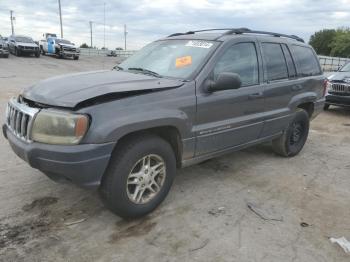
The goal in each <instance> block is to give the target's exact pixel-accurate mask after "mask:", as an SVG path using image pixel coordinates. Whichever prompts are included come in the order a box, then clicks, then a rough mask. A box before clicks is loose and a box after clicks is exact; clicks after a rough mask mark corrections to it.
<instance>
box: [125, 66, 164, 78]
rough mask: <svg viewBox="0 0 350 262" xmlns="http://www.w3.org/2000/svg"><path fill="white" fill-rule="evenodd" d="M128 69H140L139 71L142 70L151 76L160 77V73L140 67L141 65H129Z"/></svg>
mask: <svg viewBox="0 0 350 262" xmlns="http://www.w3.org/2000/svg"><path fill="white" fill-rule="evenodd" d="M128 70H134V71H140V72H143V73H145V74H148V75H152V76H155V77H162V76H161V75H160V74H158V73H156V72H153V71H151V70H148V69H145V68H142V67H129V68H128Z"/></svg>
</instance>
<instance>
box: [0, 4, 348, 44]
mask: <svg viewBox="0 0 350 262" xmlns="http://www.w3.org/2000/svg"><path fill="white" fill-rule="evenodd" d="M61 5H62V18H63V34H64V38H66V39H68V40H70V41H73V42H75V43H76V44H77V45H80V44H82V43H87V44H88V45H90V26H89V21H93V45H94V46H97V47H102V46H103V45H104V42H105V45H106V47H108V48H109V49H114V48H116V47H124V24H126V25H127V32H128V34H127V49H129V50H136V49H139V48H141V47H142V46H144V45H145V44H147V43H149V42H151V41H154V40H156V39H159V38H162V37H164V36H167V35H169V34H171V33H175V32H186V31H190V30H196V29H203V28H227V27H230V28H231V27H232V28H239V27H247V28H250V29H255V30H265V31H273V32H279V33H285V34H294V35H298V36H300V37H302V38H304V39H305V40H308V39H309V37H310V36H311V35H312V34H313V33H314V32H315V31H317V30H321V29H324V28H338V27H350V0H332V1H330V0H255V1H254V0H105V1H96V0H95V1H92V0H61ZM10 10H13V11H14V16H15V23H14V27H15V33H16V34H21V35H28V36H31V37H32V38H33V39H34V40H40V39H41V38H42V35H43V33H46V32H50V33H57V34H58V35H59V34H60V27H59V15H58V1H57V0H45V1H39V0H36V1H33V0H0V34H1V35H3V36H8V35H10V34H11V24H10ZM104 10H105V12H104ZM104 14H105V15H104ZM104 17H105V22H104ZM104 24H105V26H104ZM104 31H105V34H104ZM104 36H105V37H104ZM104 39H105V40H104Z"/></svg>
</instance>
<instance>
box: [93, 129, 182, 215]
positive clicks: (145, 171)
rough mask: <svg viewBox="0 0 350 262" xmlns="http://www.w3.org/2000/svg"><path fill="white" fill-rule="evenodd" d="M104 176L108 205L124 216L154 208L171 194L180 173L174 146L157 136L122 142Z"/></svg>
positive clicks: (102, 195) (104, 198) (137, 137)
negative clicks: (177, 171) (174, 181)
mask: <svg viewBox="0 0 350 262" xmlns="http://www.w3.org/2000/svg"><path fill="white" fill-rule="evenodd" d="M117 147H118V148H117V151H116V152H114V153H113V155H112V157H111V160H110V164H109V166H108V168H107V170H106V173H105V175H104V177H103V179H102V184H101V187H100V193H101V197H102V199H103V201H104V203H105V205H106V206H107V207H108V208H109V209H110V210H111V211H112V212H114V213H115V214H117V215H119V216H121V217H124V218H136V217H140V216H143V215H146V214H148V213H150V212H151V211H153V210H154V209H155V208H156V207H157V206H158V205H159V204H160V203H161V202H162V201H163V200H164V199H165V197H166V196H167V194H168V192H169V190H170V187H171V185H172V183H173V180H174V177H175V174H176V160H175V155H174V151H173V149H172V147H171V145H170V144H169V143H168V142H166V141H165V140H164V139H162V138H160V137H158V136H154V135H143V136H136V137H133V138H130V139H128V140H127V141H123V142H121V145H119V146H117Z"/></svg>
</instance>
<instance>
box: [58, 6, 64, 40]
mask: <svg viewBox="0 0 350 262" xmlns="http://www.w3.org/2000/svg"><path fill="white" fill-rule="evenodd" d="M58 10H59V13H60V25H61V38H63V27H62V12H61V0H58Z"/></svg>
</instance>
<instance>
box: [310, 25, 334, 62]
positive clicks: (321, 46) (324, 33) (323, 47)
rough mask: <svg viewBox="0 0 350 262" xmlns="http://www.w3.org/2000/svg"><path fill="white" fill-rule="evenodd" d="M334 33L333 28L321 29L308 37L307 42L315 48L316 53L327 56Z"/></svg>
mask: <svg viewBox="0 0 350 262" xmlns="http://www.w3.org/2000/svg"><path fill="white" fill-rule="evenodd" d="M335 35H336V31H335V30H334V29H323V30H321V31H318V32H316V33H314V34H313V35H312V36H311V37H310V41H309V44H310V45H311V46H312V47H313V48H314V49H315V51H316V53H317V54H319V55H327V56H329V55H330V53H331V43H332V42H333V40H334V37H335Z"/></svg>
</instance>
